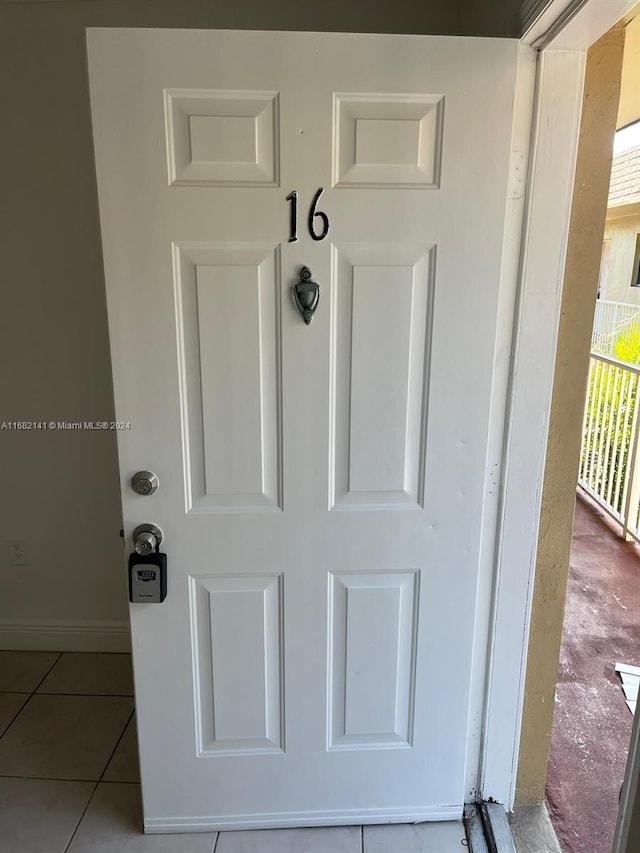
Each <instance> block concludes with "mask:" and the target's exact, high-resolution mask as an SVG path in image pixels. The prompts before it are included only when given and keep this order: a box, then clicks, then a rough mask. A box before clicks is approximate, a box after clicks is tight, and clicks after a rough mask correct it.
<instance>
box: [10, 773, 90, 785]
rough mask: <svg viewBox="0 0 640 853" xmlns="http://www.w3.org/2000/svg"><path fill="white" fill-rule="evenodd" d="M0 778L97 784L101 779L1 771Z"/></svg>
mask: <svg viewBox="0 0 640 853" xmlns="http://www.w3.org/2000/svg"><path fill="white" fill-rule="evenodd" d="M0 779H31V780H33V781H34V782H83V783H89V784H93V783H95V784H97V783H98V782H99V781H100V779H98V780H96V779H69V778H62V777H60V776H24V775H23V776H20V775H19V774H17V773H0Z"/></svg>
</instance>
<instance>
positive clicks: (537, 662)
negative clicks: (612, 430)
mask: <svg viewBox="0 0 640 853" xmlns="http://www.w3.org/2000/svg"><path fill="white" fill-rule="evenodd" d="M623 46H624V30H623V28H622V27H615V28H614V29H612V30H611V31H610V32H609V33H607V34H606V35H605V36H603V37H602V39H600V41H599V42H597V43H596V44H595V45H594V46H593V47H592V48H591V49H590V50H589V54H588V59H587V67H586V77H585V90H584V97H583V105H582V119H581V127H580V139H579V147H578V158H577V165H576V176H575V184H574V193H573V202H572V209H571V221H570V229H569V242H568V248H567V258H566V264H565V275H564V284H563V294H562V306H561V316H560V324H559V329H558V347H557V354H556V366H555V375H554V384H553V397H552V403H551V415H550V429H549V438H548V443H547V452H546V460H545V474H544V484H543V496H542V509H541V519H540V533H539V539H538V552H537V561H536V575H535V585H534V592H533V610H532V617H531V634H530V637H529V647H528V660H527V675H526V683H525V705H524V716H523V724H522V735H521V741H520V757H519V765H518V779H517V792H516V802H517V804H518V805H525V804H532V803H538V802H541V800H542V798H543V796H544V786H545V781H546V774H547V760H548V753H549V739H550V735H551V724H552V721H553V705H554V696H555V685H556V672H557V667H558V657H559V652H560V639H561V635H562V620H563V614H564V601H565V591H566V585H567V573H568V566H569V552H570V547H571V528H572V524H573V510H574V499H575V487H576V482H577V476H578V460H579V452H580V438H581V435H580V433H581V426H582V413H583V408H584V389H585V387H586V381H587V370H588V364H589V347H590V339H591V328H592V324H593V312H594V304H595V299H596V292H597V284H598V270H599V266H600V253H601V247H602V235H603V232H604V224H605V215H606V206H607V195H608V190H609V173H610V170H611V159H612V147H613V134H614V130H615V123H616V114H617V105H618V95H619V88H620V74H621V67H622V58H623Z"/></svg>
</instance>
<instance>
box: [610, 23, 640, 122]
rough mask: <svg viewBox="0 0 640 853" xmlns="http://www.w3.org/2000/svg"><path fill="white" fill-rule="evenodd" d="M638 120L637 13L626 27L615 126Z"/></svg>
mask: <svg viewBox="0 0 640 853" xmlns="http://www.w3.org/2000/svg"><path fill="white" fill-rule="evenodd" d="M638 120H640V15H637V17H635V18H634V19H633V20H632V21H631V22H630V23H629V24H627V27H626V32H625V47H624V60H623V64H622V86H621V91H620V103H619V106H618V118H617V121H616V127H617V128H621V127H626V126H627V125H628V124H632V123H633V122H634V121H638Z"/></svg>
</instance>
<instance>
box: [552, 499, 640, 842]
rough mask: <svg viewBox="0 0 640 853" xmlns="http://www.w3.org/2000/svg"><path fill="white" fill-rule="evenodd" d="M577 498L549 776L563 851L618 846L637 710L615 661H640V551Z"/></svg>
mask: <svg viewBox="0 0 640 853" xmlns="http://www.w3.org/2000/svg"><path fill="white" fill-rule="evenodd" d="M613 526H614V523H613V522H612V521H610V520H609V519H608V518H607V517H606V516H605V514H604V513H603V512H602V511H601V510H600V509H598V508H597V507H595V506H593V505H592V504H591V503H590V502H589V503H587V502H584V501H582V500H581V499H578V500H577V502H576V513H575V520H574V527H573V540H572V550H571V565H570V574H569V585H568V588H567V603H566V610H565V624H564V633H563V638H562V648H561V653H560V664H559V669H558V685H557V690H556V704H555V715H554V723H553V730H552V737H551V754H550V761H549V772H548V779H547V804H548V808H549V812H550V814H551V818H552V820H553V823H554V826H555V830H556V833H557V835H558V838H559V841H560V844H561V847H562V850H563V853H610V851H611V844H612V840H613V834H614V831H615V825H616V818H617V812H618V795H619V792H620V786H621V785H622V781H623V778H624V771H625V763H626V757H627V750H628V745H629V740H630V737H631V727H632V724H633V717H632V715H631V712H630V710H629V708H628V707H627V705H626V702H625V696H624V693H623V691H622V687H621V681H620V678H619V676H618V673H616V671H615V664H616V662H622V663H628V664H633V665H640V556H639V553H640V551H639V550H638V546H637V545H635V544H631V543H626V542H624V541H623V540H622V539H621V538H620V537H619V535H617V534H616V532H614V529H613Z"/></svg>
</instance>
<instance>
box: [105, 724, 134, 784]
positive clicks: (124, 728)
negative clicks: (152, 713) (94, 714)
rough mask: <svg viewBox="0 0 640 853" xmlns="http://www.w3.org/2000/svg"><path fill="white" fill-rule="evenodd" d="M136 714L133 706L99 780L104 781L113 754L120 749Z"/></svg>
mask: <svg viewBox="0 0 640 853" xmlns="http://www.w3.org/2000/svg"><path fill="white" fill-rule="evenodd" d="M134 714H135V708H133V709H132V711H131V713H130V714H129V716H128V717H127V722H126V723H125V724H124V726H123V728H122V731H121V732H120V737H119V738H118V740H117V742H116V745H115V746H114V747H113V749H112V750H111V755H110V756H109V758H108V759H107V763H106V764H105V765H104V769H103V771H102V773H101V774H100V779H99V780H98V781H99V782H102V780H103V779H104V774H105V773H106V772H107V768H108V767H109V765H110V764H111V761H112V759H113V756H114V755H115V754H116V752H117V749H118V747H119V746H120V744H121V742H122V738H123V737H124V733H125V732H126V730H127V726H128V725H129V723H130V722H131V720H132V719H133V715H134Z"/></svg>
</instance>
